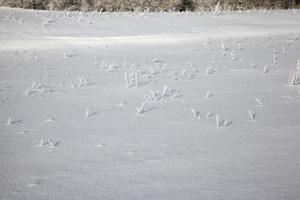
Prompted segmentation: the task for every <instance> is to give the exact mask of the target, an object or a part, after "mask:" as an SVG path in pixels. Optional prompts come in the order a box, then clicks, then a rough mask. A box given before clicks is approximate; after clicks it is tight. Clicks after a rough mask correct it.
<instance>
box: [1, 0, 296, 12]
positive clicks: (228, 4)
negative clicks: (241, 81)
mask: <svg viewBox="0 0 300 200" xmlns="http://www.w3.org/2000/svg"><path fill="white" fill-rule="evenodd" d="M298 2H299V0H0V5H1V6H8V7H17V8H27V9H39V10H69V11H72V10H81V11H95V10H97V11H103V12H115V11H188V10H190V11H199V10H211V9H213V8H214V7H215V6H216V5H217V4H219V6H220V7H221V8H223V9H226V10H228V9H230V10H245V9H257V8H268V9H271V8H272V9H276V8H280V9H282V8H283V9H286V8H292V7H295V6H296V5H297V4H298Z"/></svg>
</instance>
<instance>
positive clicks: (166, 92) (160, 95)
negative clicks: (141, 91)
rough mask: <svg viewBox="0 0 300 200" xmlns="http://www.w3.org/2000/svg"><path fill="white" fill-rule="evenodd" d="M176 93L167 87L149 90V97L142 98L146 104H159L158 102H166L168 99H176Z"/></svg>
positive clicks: (177, 94) (177, 95)
mask: <svg viewBox="0 0 300 200" xmlns="http://www.w3.org/2000/svg"><path fill="white" fill-rule="evenodd" d="M180 96H181V95H180V94H179V92H178V91H176V90H175V89H171V88H169V87H168V86H166V85H165V86H164V87H163V89H162V90H159V89H157V90H150V95H146V96H144V100H145V101H146V102H159V101H168V100H170V99H176V98H178V97H180Z"/></svg>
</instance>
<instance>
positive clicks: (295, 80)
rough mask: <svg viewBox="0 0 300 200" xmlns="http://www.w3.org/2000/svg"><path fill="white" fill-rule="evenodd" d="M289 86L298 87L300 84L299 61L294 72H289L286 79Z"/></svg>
mask: <svg viewBox="0 0 300 200" xmlns="http://www.w3.org/2000/svg"><path fill="white" fill-rule="evenodd" d="M288 83H289V85H299V84H300V60H298V64H297V67H296V70H295V71H291V72H290V74H289V78H288Z"/></svg>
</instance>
